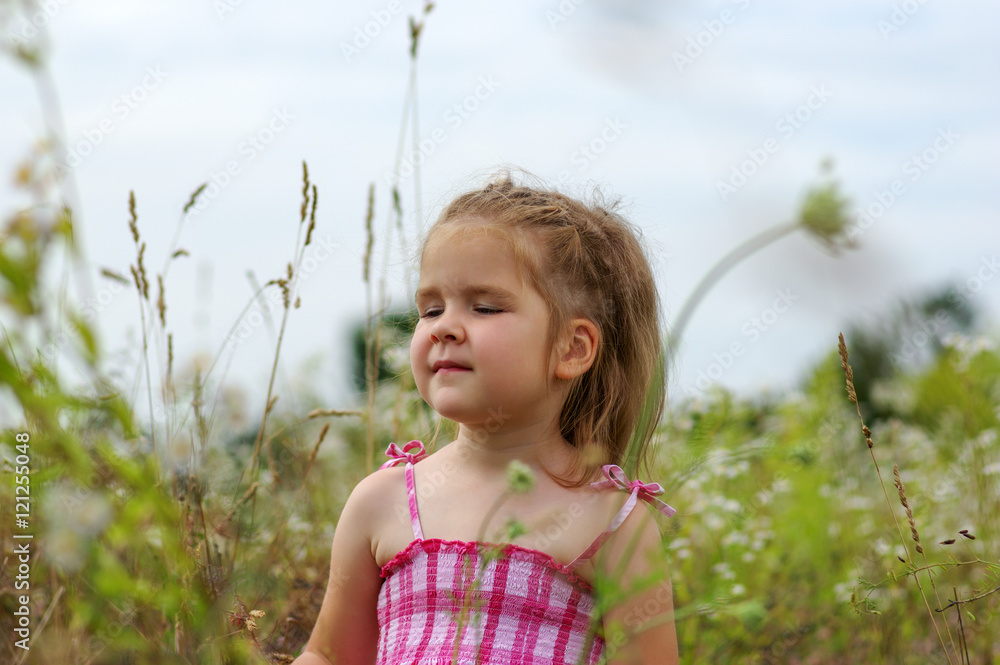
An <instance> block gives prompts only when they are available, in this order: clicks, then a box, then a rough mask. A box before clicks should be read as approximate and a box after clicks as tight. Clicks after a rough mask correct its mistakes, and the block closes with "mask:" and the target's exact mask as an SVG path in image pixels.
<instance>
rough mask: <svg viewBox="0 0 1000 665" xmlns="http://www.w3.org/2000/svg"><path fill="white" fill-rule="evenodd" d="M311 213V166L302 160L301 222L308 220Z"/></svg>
mask: <svg viewBox="0 0 1000 665" xmlns="http://www.w3.org/2000/svg"><path fill="white" fill-rule="evenodd" d="M308 213H309V166H308V165H307V164H306V163H305V161H304V160H303V162H302V207H301V208H300V209H299V224H301V223H302V222H304V221H306V216H307V215H308Z"/></svg>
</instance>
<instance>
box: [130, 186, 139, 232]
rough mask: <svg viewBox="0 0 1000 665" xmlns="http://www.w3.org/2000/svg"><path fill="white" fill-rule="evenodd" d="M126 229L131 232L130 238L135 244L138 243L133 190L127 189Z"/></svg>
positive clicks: (137, 225) (137, 218)
mask: <svg viewBox="0 0 1000 665" xmlns="http://www.w3.org/2000/svg"><path fill="white" fill-rule="evenodd" d="M128 215H129V220H128V229H129V231H131V232H132V240H133V241H134V242H135V244H136V245H138V244H139V224H138V221H139V217H138V215H136V212H135V191H133V190H129V193H128Z"/></svg>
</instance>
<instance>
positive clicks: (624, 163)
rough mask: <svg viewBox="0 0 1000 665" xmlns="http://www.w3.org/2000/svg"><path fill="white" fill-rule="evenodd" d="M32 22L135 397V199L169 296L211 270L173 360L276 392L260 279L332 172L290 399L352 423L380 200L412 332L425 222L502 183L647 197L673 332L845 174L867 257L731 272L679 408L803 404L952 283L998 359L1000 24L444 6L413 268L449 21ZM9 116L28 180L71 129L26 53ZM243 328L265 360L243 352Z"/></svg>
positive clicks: (699, 315) (50, 17)
mask: <svg viewBox="0 0 1000 665" xmlns="http://www.w3.org/2000/svg"><path fill="white" fill-rule="evenodd" d="M12 6H13V3H11V2H10V1H6V2H0V8H2V9H0V16H4V17H5V18H4V20H3V23H2V33H3V36H4V38H5V39H6V41H7V43H8V44H10V43H14V42H19V41H22V42H23V41H27V42H28V43H37V42H35V41H34V40H37V39H39V37H37V36H36V32H38V28H39V27H41V28H43V29H44V32H45V34H47V35H48V40H49V43H50V44H51V49H50V56H49V67H50V71H51V74H52V78H53V81H54V84H55V88H56V89H57V90H58V94H59V100H60V104H59V106H60V108H61V110H62V113H63V116H64V124H65V135H66V143H67V146H68V148H69V151H70V152H69V155H68V159H67V166H68V167H69V171H70V173H71V176H72V178H73V182H74V183H75V188H76V191H78V192H79V198H78V204H77V205H78V210H77V212H78V224H79V233H80V237H81V239H82V246H83V250H84V253H85V257H86V265H87V268H88V269H87V274H88V275H89V278H88V279H78V278H77V279H74V280H73V281H74V284H73V288H72V289H71V291H72V292H73V295H74V298H75V299H76V301H77V302H78V303H79V304H80V307H81V308H82V309H84V310H88V311H92V312H93V313H94V314H95V321H96V325H97V327H98V328H99V330H100V334H101V339H102V340H103V343H102V346H103V348H104V350H105V352H106V354H107V358H108V363H109V366H112V367H115V368H117V369H116V370H115V371H116V372H118V374H119V375H120V376H121V380H122V382H123V383H127V384H128V385H129V387H131V388H132V389H133V390H137V389H138V388H139V387H140V386H138V384H136V382H135V381H133V380H131V378H134V376H136V375H137V373H138V372H139V371H140V369H141V367H140V364H139V362H138V358H139V353H140V350H141V343H142V342H141V339H142V328H141V323H140V319H139V310H138V304H137V300H136V297H135V293H134V292H133V291H132V290H130V289H123V288H121V287H120V286H119V285H117V283H115V282H113V281H112V280H109V279H107V278H104V277H102V276H101V275H100V271H101V269H103V268H107V269H110V270H113V271H116V272H118V273H121V274H123V275H128V274H129V265H130V264H131V263H134V262H135V255H136V248H135V245H134V244H133V240H132V237H131V235H130V232H129V230H128V197H129V192H130V191H132V192H134V194H135V199H136V209H137V214H138V228H139V232H140V234H141V237H142V240H143V241H145V242H146V243H147V252H146V258H145V260H146V265H147V267H148V268H149V270H150V272H151V273H162V272H163V270H164V267H165V266H167V265H168V264H167V259H168V257H169V255H170V253H171V252H172V251H173V249H177V248H183V249H184V250H186V251H187V252H188V253H189V256H184V257H181V258H179V259H177V260H174V261H172V262H170V263H169V268H168V272H167V275H166V279H165V289H166V302H167V323H168V326H167V327H168V329H169V331H170V332H172V333H173V337H174V346H175V357H176V358H177V360H176V361H175V367H186V366H190V365H191V364H192V363H193V362H195V360H196V359H200V360H199V362H205V360H206V359H208V360H209V361H210V359H211V358H214V357H216V356H217V355H219V357H221V358H222V360H221V361H220V364H219V365H218V366H217V367H219V368H228V369H225V374H223V369H217V370H215V374H214V377H215V378H216V379H220V380H221V379H222V378H223V377H224V379H225V381H227V382H229V383H231V384H233V385H236V386H239V387H241V388H242V389H243V390H244V391H245V393H246V394H247V395H248V396H249V397H250V398H252V399H258V400H259V399H263V395H264V391H265V390H266V385H267V377H268V375H269V373H270V371H271V360H272V358H273V354H274V347H275V343H276V335H275V333H274V330H273V326H272V325H269V324H268V323H266V322H264V317H263V316H262V315H261V312H262V311H266V310H268V309H269V308H270V306H267V305H266V304H265V306H264V307H263V309H262V310H258V313H257V314H254V313H253V312H252V311H251V312H249V313H245V314H244V313H243V312H244V308H245V307H246V306H247V304H248V303H249V302H250V299H251V297H252V294H253V293H254V290H255V287H254V284H262V283H264V282H267V281H268V280H271V279H274V278H278V277H282V276H283V275H284V273H285V270H286V265H287V263H288V262H289V260H290V259H291V258H292V255H293V252H294V250H295V247H296V238H297V233H298V232H299V206H300V202H301V191H300V190H301V178H302V166H301V164H302V162H303V160H305V161H306V162H308V166H309V173H310V177H311V180H312V182H313V183H314V184H315V185H316V186H317V188H318V192H319V201H318V207H317V215H316V219H317V225H316V230H315V235H314V238H313V242H312V244H311V245H310V247H309V248H308V249H307V251H306V253H305V255H304V259H305V261H304V263H303V264H302V273H301V278H302V281H301V282H300V284H299V291H298V294H297V295H298V297H299V298H300V299H301V307H300V308H299V309H294V310H292V312H291V314H290V317H289V320H288V324H287V330H286V333H285V337H284V340H283V347H282V363H281V371H280V373H279V386H278V392H279V393H280V392H281V391H282V388H283V387H284V388H285V389H286V390H287V386H289V385H292V384H294V385H305V384H309V385H311V386H312V389H313V390H315V391H316V392H317V393H318V394H319V395H320V396H321V397H322V399H324V400H328V402H329V406H331V407H338V406H343V405H345V404H347V403H348V402H349V401H350V397H349V396H348V391H347V376H348V369H347V368H348V358H349V349H348V339H349V335H350V331H351V329H352V327H354V326H356V325H358V324H359V323H360V322H361V321H362V320H363V319H364V316H365V307H366V305H365V292H366V287H365V284H364V282H363V281H362V271H363V263H364V256H365V245H366V235H365V213H366V204H367V197H368V189H369V186H370V185H371V184H372V183H374V187H375V190H374V191H375V195H374V213H375V215H374V228H375V232H376V245H375V250H374V253H373V256H375V257H377V258H376V260H375V267H374V269H375V272H376V280H378V279H384V281H385V284H386V289H387V293H388V294H389V296H390V308H392V309H404V308H407V307H409V306H410V293H411V292H412V289H413V285H414V284H415V280H416V274H417V273H416V266H415V264H414V261H413V255H414V250H415V247H416V241H417V239H418V238H419V234H420V232H421V230H422V229H423V228H425V227H426V225H427V224H428V223H429V222H430V221H432V220H433V219H434V217H435V215H436V213H437V211H439V210H440V208H441V207H442V206H443V205H444V204H445V203H447V201H448V200H449V199H450V198H451V197H453V196H455V195H456V194H457V193H459V192H461V191H463V190H465V189H468V188H470V187H474V186H476V185H477V184H478V183H480V182H481V181H482V178H483V176H484V174H486V173H489V172H490V171H491V170H492V169H495V168H496V167H498V166H502V165H516V166H518V167H521V168H524V169H526V170H527V171H529V172H531V173H533V174H534V175H536V176H539V177H541V178H543V179H545V180H547V181H548V182H550V183H553V184H555V185H557V186H559V187H562V188H564V189H565V190H566V191H568V192H570V193H575V194H582V193H585V192H587V191H590V189H592V188H593V187H595V186H596V187H599V188H601V190H602V191H603V192H605V194H606V195H607V196H609V197H620V198H621V200H622V204H623V210H624V212H625V213H626V215H627V217H628V218H629V219H630V220H631V221H632V222H633V223H634V224H635V225H637V226H638V227H639V228H640V229H641V231H642V234H643V237H644V240H645V242H646V244H647V247H648V249H649V253H650V256H651V260H652V263H653V268H654V271H655V273H656V276H657V280H658V286H659V289H660V294H661V299H662V304H663V310H664V319H665V322H666V323H667V324H669V323H670V322H671V321H672V320H674V318H675V317H676V315H677V313H678V312H679V310H680V309H681V307H682V305H683V303H684V301H685V298H686V297H687V295H688V294H689V293H690V292H691V291H692V289H694V287H695V285H696V284H697V283H698V280H699V279H700V278H701V277H702V276H703V275H704V274H705V273H706V272H707V271H708V270H709V269H710V268H711V267H712V265H713V264H714V263H715V262H716V261H717V260H718V259H719V258H721V257H722V256H723V255H724V254H725V253H726V252H728V251H729V250H731V249H732V248H733V247H735V246H737V245H738V244H739V243H740V242H742V241H743V240H745V239H747V238H749V237H751V236H753V235H755V234H757V233H760V232H762V231H764V230H766V229H768V228H770V227H773V226H775V225H777V224H781V223H786V222H789V221H793V220H794V219H795V218H796V213H797V210H798V209H799V206H800V204H801V202H802V200H803V197H804V195H805V193H806V192H807V191H808V189H809V188H810V187H812V186H813V185H815V184H816V183H817V182H819V179H820V164H821V163H822V162H823V161H824V160H831V161H832V163H833V164H834V170H833V177H835V178H836V180H837V181H838V182H839V184H840V187H841V189H842V191H843V192H844V194H845V195H847V196H848V197H849V198H850V199H851V204H850V207H849V210H850V211H851V212H850V214H851V218H852V220H853V223H854V224H855V227H856V228H855V235H856V237H857V240H858V242H859V244H860V247H859V248H857V249H856V250H853V251H849V252H844V253H841V254H840V255H833V254H831V253H829V252H828V251H827V250H825V249H824V248H823V247H821V246H820V245H819V244H818V243H816V242H814V241H812V240H811V239H809V238H808V237H806V236H805V235H803V234H801V233H797V234H795V235H792V236H789V237H786V238H784V239H782V240H780V241H778V242H776V243H775V244H773V245H771V246H769V247H768V248H766V249H765V250H763V251H761V252H759V253H757V254H754V255H753V256H751V257H750V258H748V259H747V260H745V261H744V262H743V263H741V264H740V265H739V266H737V267H736V268H735V269H733V270H732V271H731V272H730V273H728V274H727V275H726V276H725V277H724V278H723V279H722V281H721V282H719V283H718V285H717V286H716V287H715V288H714V289H713V290H712V291H711V292H710V293H709V295H708V297H707V298H706V299H705V300H704V301H703V302H702V303H701V304H700V306H699V307H698V309H697V310H696V311H695V313H694V316H693V318H692V319H691V321H690V325H689V326H688V327H687V329H686V331H685V333H684V341H683V345H682V347H681V348H680V350H679V354H678V356H677V358H676V361H675V363H674V366H673V367H672V368H671V392H672V394H679V395H687V396H697V395H700V394H702V392H703V391H704V390H705V389H707V388H708V387H709V386H710V385H714V384H718V385H721V386H724V387H727V388H730V389H732V390H735V391H737V392H739V393H741V394H745V395H757V394H760V393H761V392H762V391H771V392H774V391H785V390H789V389H793V388H794V387H795V386H796V385H799V384H800V382H801V381H802V379H803V378H804V377H805V376H806V374H807V372H808V370H809V368H810V367H812V366H813V365H814V364H815V363H816V362H817V361H818V360H819V359H821V358H822V357H824V356H825V355H826V354H828V353H830V351H831V350H833V349H834V348H835V346H836V340H837V333H838V332H839V331H840V330H843V329H845V328H846V327H847V326H849V325H850V324H851V323H852V322H857V321H876V320H878V319H879V317H881V316H884V315H886V313H887V312H889V311H890V310H891V309H892V308H893V306H894V303H896V302H897V301H899V299H901V298H913V297H919V296H921V295H923V294H925V293H928V292H929V291H931V290H933V289H935V288H937V287H939V286H941V285H943V284H945V283H954V284H956V285H957V288H958V289H959V291H958V292H957V293H959V294H960V295H961V296H962V297H964V298H967V299H968V300H969V301H970V302H972V303H974V304H975V305H976V306H978V307H979V308H981V309H982V310H983V311H984V312H985V313H986V320H985V323H984V326H985V329H986V330H988V331H993V335H994V338H995V330H996V322H997V320H998V318H1000V317H998V313H1000V279H997V273H998V272H1000V266H998V264H997V259H996V257H997V255H998V254H1000V231H998V224H997V221H998V212H1000V187H998V186H997V184H998V183H997V173H998V171H997V168H996V164H995V159H996V155H997V154H998V153H1000V150H998V148H1000V85H998V73H1000V67H998V65H1000V44H998V42H997V40H996V39H995V34H994V33H995V27H996V25H998V24H1000V5H998V4H996V3H988V2H967V3H943V2H919V1H918V0H907V1H903V2H871V1H861V0H846V1H839V2H811V3H802V2H792V1H790V0H775V1H771V2H766V1H755V0H738V1H735V0H734V1H725V2H699V3H695V2H685V1H671V2H653V1H639V0H626V1H623V2H611V1H608V0H561V1H556V0H553V1H550V2H527V1H526V0H511V1H510V2H505V3H456V2H439V3H436V4H435V6H434V8H433V11H431V12H430V14H429V15H426V16H425V17H424V27H423V29H422V32H421V39H420V48H419V53H418V59H417V70H416V71H417V73H416V81H417V84H416V92H415V95H416V97H415V99H416V104H415V106H416V109H417V111H418V113H417V118H416V122H415V125H416V127H417V132H418V137H417V138H418V141H417V143H416V144H414V143H413V132H412V131H409V132H407V135H406V143H405V144H404V145H405V148H404V151H403V153H402V154H403V160H402V161H403V168H402V175H401V177H400V181H399V182H400V184H399V187H400V193H401V197H402V204H403V206H404V211H405V216H404V230H405V232H404V236H405V240H406V242H405V245H403V246H400V245H399V243H396V242H394V243H393V245H392V246H391V247H390V248H389V251H388V252H386V251H385V243H384V242H383V240H384V239H385V238H386V228H387V225H388V224H389V221H390V209H391V191H390V187H389V183H390V182H392V179H393V172H394V168H395V164H396V159H397V146H398V144H399V140H400V129H401V120H402V118H403V111H404V108H405V106H404V103H405V98H406V95H407V90H408V82H409V77H410V56H409V47H410V39H409V24H408V17H410V16H418V17H420V16H423V9H424V5H423V3H422V2H415V1H412V0H392V1H382V0H378V1H373V2H369V1H363V2H352V3H324V2H318V1H315V0H303V1H301V2H295V3H286V4H283V5H281V6H280V8H277V7H276V6H275V5H273V4H271V3H261V2H253V1H251V0H202V1H200V2H191V1H190V0H171V1H170V2H167V1H164V0H154V1H150V2H142V3H137V2H128V1H125V0H94V1H92V2H87V3H84V2H76V1H74V0H66V1H62V0H50V2H48V3H45V4H44V5H43V6H42V7H41V8H39V9H37V10H36V11H35V12H34V13H33V14H31V15H30V16H28V17H27V18H26V17H25V16H24V15H23V14H15V15H12V14H11V7H12ZM0 98H2V99H3V101H4V103H3V104H2V105H0V122H2V127H3V131H2V133H0V157H2V160H0V165H2V166H3V167H4V168H5V169H7V172H8V173H10V174H13V171H14V169H15V168H16V165H17V164H18V163H19V162H20V161H21V160H22V159H24V158H25V157H26V156H28V155H29V154H30V152H31V150H32V147H33V145H34V144H35V142H36V141H37V140H38V139H39V138H40V137H41V136H43V134H44V131H45V127H44V123H43V114H42V108H43V106H42V103H41V102H40V100H39V95H38V91H37V89H36V87H35V85H34V82H33V79H32V78H31V76H30V75H29V73H28V71H27V70H26V69H25V68H23V67H21V66H19V65H18V64H17V63H15V62H14V61H13V60H12V59H11V58H10V57H6V58H4V59H2V60H0ZM413 124H414V123H412V122H411V124H410V127H412V126H413ZM414 166H416V168H413V167H414ZM205 182H207V183H209V187H208V188H207V189H206V190H205V191H204V192H203V193H202V198H201V199H200V201H199V205H198V207H197V208H196V209H194V210H193V211H192V214H189V215H187V216H186V217H184V216H183V215H182V208H183V206H184V204H185V203H186V202H187V201H188V198H189V196H190V194H191V192H192V191H193V190H195V188H196V187H198V186H199V185H200V184H202V183H205ZM11 183H12V178H11V177H6V176H5V177H4V178H3V181H2V184H0V210H2V212H3V215H4V217H9V215H10V214H11V213H12V212H13V211H14V210H16V209H17V208H18V207H19V206H23V205H25V204H26V203H27V199H26V198H25V197H24V194H23V193H22V192H19V191H16V190H14V189H13V186H12V184H11ZM376 286H377V281H376ZM272 292H274V293H276V292H275V291H274V289H273V288H272ZM154 297H155V296H154ZM275 313H276V314H278V315H280V311H278V309H277V308H276V309H275ZM241 317H242V318H241ZM234 326H235V328H236V330H237V331H239V330H241V329H242V330H244V331H245V332H246V335H245V339H240V340H239V343H230V342H227V339H229V335H230V330H231V329H233V327H234ZM154 341H155V340H154ZM159 343H160V344H161V345H162V340H160V341H159ZM220 350H221V355H220ZM736 351H738V353H737V352H736ZM153 371H154V374H155V373H156V371H157V370H156V367H155V358H154V369H153Z"/></svg>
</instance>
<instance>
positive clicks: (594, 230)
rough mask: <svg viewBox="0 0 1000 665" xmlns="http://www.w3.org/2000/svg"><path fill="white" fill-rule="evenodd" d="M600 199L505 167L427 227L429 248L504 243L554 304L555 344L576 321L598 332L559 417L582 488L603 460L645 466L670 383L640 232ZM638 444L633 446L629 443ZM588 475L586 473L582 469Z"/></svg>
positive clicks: (520, 268)
mask: <svg viewBox="0 0 1000 665" xmlns="http://www.w3.org/2000/svg"><path fill="white" fill-rule="evenodd" d="M616 207H617V206H616V204H614V203H613V204H611V205H607V204H605V203H604V202H603V201H602V200H601V199H600V197H599V196H595V197H594V202H593V203H591V204H586V203H583V202H581V201H578V200H576V199H573V198H571V197H569V196H566V195H564V194H561V193H559V192H556V191H553V190H549V189H544V188H541V187H529V186H525V185H522V184H518V183H515V182H514V180H513V179H512V177H511V175H510V173H509V172H507V171H502V172H500V173H498V174H497V175H495V176H493V177H492V178H491V179H490V181H489V183H488V184H487V185H486V187H484V188H482V189H478V190H474V191H470V192H466V193H465V194H462V195H460V196H458V197H457V198H456V199H455V200H454V201H452V202H451V203H450V204H449V205H448V206H447V207H446V208H445V209H444V210H443V211H442V212H441V215H440V216H439V217H438V220H437V222H436V223H435V224H434V225H433V226H432V227H431V228H430V230H429V231H428V233H427V238H426V239H425V242H424V247H425V248H426V247H427V244H428V243H430V242H431V241H432V240H433V239H434V238H436V237H438V236H439V235H440V234H442V233H444V234H445V235H446V236H447V235H450V234H451V233H452V232H459V233H462V232H466V231H473V229H474V228H475V229H480V230H483V231H485V232H487V233H489V234H490V235H494V234H495V235H498V236H499V237H500V238H502V239H503V240H505V241H506V242H507V243H508V244H509V246H510V248H511V250H512V252H513V254H514V257H515V261H516V264H517V269H518V271H519V272H520V273H521V276H522V279H525V281H526V282H527V283H528V284H530V285H531V286H532V287H534V288H535V289H536V290H537V291H538V292H539V293H540V294H541V295H542V297H543V298H544V299H545V301H546V302H547V303H548V304H549V311H550V326H549V331H548V342H549V348H552V346H553V345H554V344H555V342H556V337H557V335H558V333H559V331H561V330H563V329H564V328H565V325H566V323H568V321H569V320H570V319H573V318H577V317H582V318H586V319H588V320H590V321H592V322H593V323H594V324H595V325H596V326H597V328H598V330H599V331H600V338H599V342H598V345H597V354H596V359H595V360H594V363H593V365H592V366H591V368H590V369H589V370H588V371H587V372H586V373H585V374H583V375H582V376H580V377H577V379H575V380H574V383H573V385H572V386H571V387H570V391H569V394H568V396H567V399H566V401H565V403H564V404H563V407H562V411H561V413H560V415H559V428H560V431H561V433H562V436H563V437H564V438H565V439H566V440H567V441H568V442H570V443H571V444H572V445H573V446H575V447H576V448H577V449H578V450H579V451H580V452H581V453H582V454H581V455H579V456H578V464H577V466H576V468H574V469H573V470H572V472H571V474H570V475H571V477H575V478H576V479H577V480H575V481H571V480H567V479H557V480H560V481H565V483H566V484H567V486H580V485H582V484H584V483H585V482H587V481H588V480H590V479H591V478H592V477H593V474H594V473H595V472H596V471H597V469H599V468H600V466H601V465H603V464H620V463H621V462H622V461H623V459H625V458H626V457H627V458H628V463H627V465H628V466H630V467H631V466H632V465H633V463H634V464H636V465H637V466H638V465H639V464H640V463H641V464H642V465H643V466H645V467H646V468H647V470H648V460H647V451H648V447H649V443H650V440H651V439H652V436H653V431H654V429H655V427H656V425H657V423H658V422H659V419H660V416H661V414H662V412H663V401H664V381H663V376H662V369H663V365H662V361H663V355H662V347H661V336H660V325H659V305H658V300H657V293H656V284H655V282H654V280H653V273H652V270H651V268H650V265H649V261H648V260H647V258H646V255H645V253H644V252H643V248H642V245H641V244H640V242H639V239H638V231H637V230H636V229H635V228H634V227H633V226H632V225H631V224H630V223H629V222H627V221H626V220H625V219H624V218H623V217H622V216H621V215H619V214H617V213H616V212H615V208H616ZM630 440H631V441H632V446H633V447H632V448H631V449H629V442H630ZM581 464H582V465H583V466H584V472H583V474H582V475H580V474H579V471H580V468H579V466H580V465H581Z"/></svg>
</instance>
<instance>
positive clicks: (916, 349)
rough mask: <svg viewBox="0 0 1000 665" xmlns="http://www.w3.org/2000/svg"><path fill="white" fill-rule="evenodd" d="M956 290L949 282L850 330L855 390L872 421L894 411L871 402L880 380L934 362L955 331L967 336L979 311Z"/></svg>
mask: <svg viewBox="0 0 1000 665" xmlns="http://www.w3.org/2000/svg"><path fill="white" fill-rule="evenodd" d="M957 293H959V290H958V287H957V286H956V285H953V284H947V285H945V286H942V287H940V288H938V289H935V290H934V291H931V292H930V293H928V294H927V295H925V296H922V297H918V298H915V299H911V300H904V301H902V302H900V303H899V304H898V305H897V306H896V307H895V308H894V309H893V310H892V311H891V312H889V313H888V314H887V315H886V316H885V317H884V318H882V319H880V320H876V321H874V322H870V323H862V322H855V323H853V324H851V325H850V326H848V329H847V333H846V337H847V339H848V340H849V344H850V349H851V364H852V366H853V367H854V374H855V382H854V383H855V389H856V390H857V393H858V401H859V403H860V406H861V409H862V413H864V414H865V417H866V419H867V418H870V419H871V420H872V421H874V420H879V419H883V418H887V417H889V416H892V415H897V414H895V413H894V411H893V408H892V407H891V406H890V405H888V404H883V403H880V402H877V401H875V400H873V399H872V389H873V388H874V386H875V384H876V383H878V382H879V381H883V380H885V379H888V378H891V377H893V376H895V375H897V374H899V373H901V372H905V371H908V370H915V369H922V368H924V367H926V366H927V365H929V364H930V363H931V362H933V361H934V360H935V359H936V358H937V357H938V356H939V355H940V354H941V350H942V348H943V346H944V339H945V338H946V337H947V336H948V335H949V334H952V333H963V334H968V333H970V332H971V331H972V330H973V329H974V328H975V324H976V321H977V320H978V318H979V315H980V312H979V310H978V309H977V308H976V306H975V305H974V304H973V303H972V302H971V301H970V300H969V299H968V298H959V297H955V296H956V294H957Z"/></svg>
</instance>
